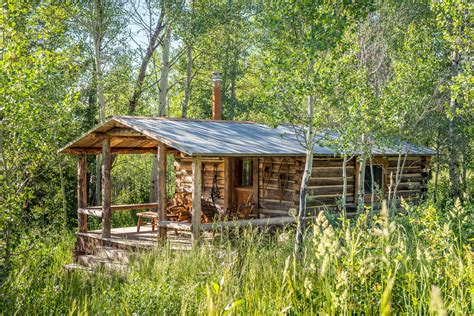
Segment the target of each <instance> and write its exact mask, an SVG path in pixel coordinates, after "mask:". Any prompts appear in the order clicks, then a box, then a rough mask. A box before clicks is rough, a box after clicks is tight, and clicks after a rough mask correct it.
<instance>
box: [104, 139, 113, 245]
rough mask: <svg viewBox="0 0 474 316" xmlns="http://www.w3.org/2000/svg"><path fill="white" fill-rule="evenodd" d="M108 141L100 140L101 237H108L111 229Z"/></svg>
mask: <svg viewBox="0 0 474 316" xmlns="http://www.w3.org/2000/svg"><path fill="white" fill-rule="evenodd" d="M111 162H112V160H111V153H110V139H109V138H108V137H106V138H104V139H103V140H102V237H105V238H108V237H110V231H111V228H112V225H111V220H112V218H111V217H112V211H111V208H110V200H111V183H110V167H111Z"/></svg>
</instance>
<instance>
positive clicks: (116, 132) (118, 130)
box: [104, 127, 144, 136]
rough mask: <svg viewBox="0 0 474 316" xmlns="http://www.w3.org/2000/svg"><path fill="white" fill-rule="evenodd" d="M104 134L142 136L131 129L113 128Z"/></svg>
mask: <svg viewBox="0 0 474 316" xmlns="http://www.w3.org/2000/svg"><path fill="white" fill-rule="evenodd" d="M104 134H106V135H108V136H144V135H143V134H142V133H140V132H137V131H136V130H134V129H132V128H121V127H114V128H111V129H110V130H108V131H107V132H105V133H104Z"/></svg>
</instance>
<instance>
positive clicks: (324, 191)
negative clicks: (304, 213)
mask: <svg viewBox="0 0 474 316" xmlns="http://www.w3.org/2000/svg"><path fill="white" fill-rule="evenodd" d="M342 163H343V159H342V158H335V157H316V158H314V160H313V172H312V175H311V179H310V180H309V186H308V197H307V201H308V202H307V204H308V211H309V212H314V211H315V210H316V209H320V208H321V207H327V208H330V209H333V208H335V207H336V206H337V203H338V201H339V200H340V199H341V198H342V192H343V186H344V178H343V173H342ZM346 176H347V196H346V203H347V204H351V203H354V195H355V194H354V193H355V162H354V160H350V161H348V162H347V165H346Z"/></svg>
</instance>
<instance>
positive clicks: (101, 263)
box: [77, 255, 127, 272]
mask: <svg viewBox="0 0 474 316" xmlns="http://www.w3.org/2000/svg"><path fill="white" fill-rule="evenodd" d="M77 261H78V263H79V264H80V265H81V266H84V267H87V268H91V269H94V270H96V269H100V268H103V269H106V270H110V271H117V272H124V271H125V270H127V265H126V264H122V263H117V262H113V261H111V260H108V259H104V258H101V257H98V256H95V255H82V256H79V257H77Z"/></svg>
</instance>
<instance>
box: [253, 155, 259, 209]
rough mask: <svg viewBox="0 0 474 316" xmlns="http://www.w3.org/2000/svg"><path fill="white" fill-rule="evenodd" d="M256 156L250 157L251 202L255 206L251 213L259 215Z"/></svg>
mask: <svg viewBox="0 0 474 316" xmlns="http://www.w3.org/2000/svg"><path fill="white" fill-rule="evenodd" d="M258 168H259V165H258V157H254V158H252V186H253V190H252V192H253V203H254V204H255V208H254V211H253V213H254V214H255V215H257V216H258V215H259V212H258V181H259V179H258Z"/></svg>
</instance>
